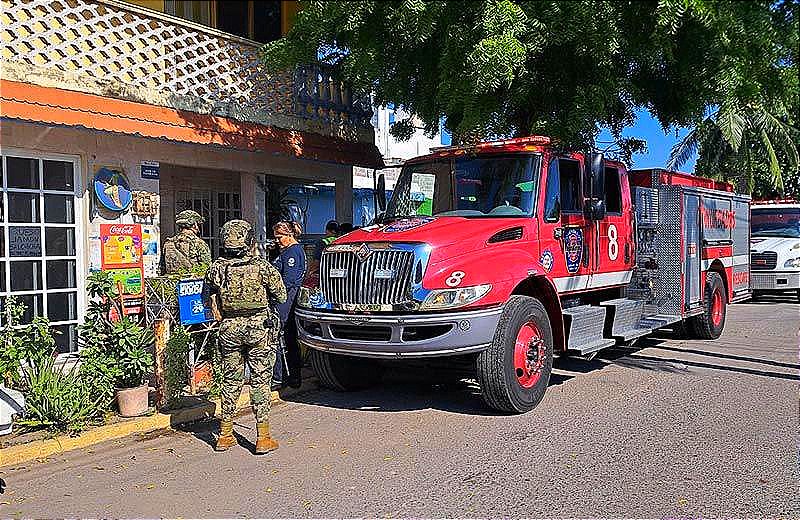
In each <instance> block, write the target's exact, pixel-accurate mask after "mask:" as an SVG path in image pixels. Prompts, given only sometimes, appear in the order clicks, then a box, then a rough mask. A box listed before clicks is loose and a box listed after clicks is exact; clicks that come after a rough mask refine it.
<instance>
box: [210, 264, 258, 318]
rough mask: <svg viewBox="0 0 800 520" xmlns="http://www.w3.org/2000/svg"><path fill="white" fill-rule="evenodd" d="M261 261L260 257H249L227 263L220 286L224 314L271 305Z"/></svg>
mask: <svg viewBox="0 0 800 520" xmlns="http://www.w3.org/2000/svg"><path fill="white" fill-rule="evenodd" d="M260 262H261V260H260V259H258V258H249V259H242V260H234V261H230V262H226V263H225V267H224V271H223V276H222V283H221V284H220V286H219V299H220V302H221V303H222V312H223V314H224V313H231V312H232V313H236V312H241V311H260V310H264V309H266V308H267V307H269V296H268V294H267V288H266V287H265V286H264V280H263V279H262V275H261V263H260Z"/></svg>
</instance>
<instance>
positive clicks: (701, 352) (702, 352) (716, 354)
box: [656, 345, 800, 370]
mask: <svg viewBox="0 0 800 520" xmlns="http://www.w3.org/2000/svg"><path fill="white" fill-rule="evenodd" d="M656 348H658V349H659V350H670V351H672V352H685V353H687V354H698V355H700V356H709V357H717V358H723V359H733V360H736V361H747V362H749V363H759V364H762V365H772V366H776V367H784V368H793V369H795V370H800V365H798V364H797V363H784V362H782V361H773V360H771V359H759V358H753V357H747V356H736V355H734V354H723V353H721V352H708V351H705V350H694V349H690V348H675V347H667V346H664V345H659V346H657V347H656Z"/></svg>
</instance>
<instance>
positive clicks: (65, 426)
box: [18, 332, 102, 434]
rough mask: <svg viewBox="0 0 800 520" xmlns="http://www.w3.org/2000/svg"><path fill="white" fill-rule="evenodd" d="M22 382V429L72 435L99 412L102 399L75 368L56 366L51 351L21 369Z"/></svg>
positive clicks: (20, 422)
mask: <svg viewBox="0 0 800 520" xmlns="http://www.w3.org/2000/svg"><path fill="white" fill-rule="evenodd" d="M34 334H39V333H38V332H34ZM49 339H50V340H52V336H51V337H50V338H49ZM23 381H24V386H25V404H26V408H27V413H26V416H25V418H24V419H23V420H20V421H18V423H19V424H20V425H21V426H23V427H28V428H47V429H49V430H53V431H59V432H69V433H71V434H75V433H78V432H79V431H81V430H83V429H84V428H85V427H86V425H87V424H88V422H89V421H90V420H91V419H93V418H95V417H97V416H98V414H99V413H100V412H101V411H102V407H101V406H100V399H101V397H99V396H97V395H95V394H93V392H92V388H91V386H90V385H86V384H84V382H83V378H82V377H81V376H80V374H79V371H78V370H76V368H75V365H73V366H72V368H70V369H69V370H64V368H63V367H56V366H55V356H54V355H52V351H51V352H50V353H49V354H47V355H43V356H41V357H40V358H39V359H38V360H36V361H35V362H33V363H31V364H28V365H25V366H24V368H23Z"/></svg>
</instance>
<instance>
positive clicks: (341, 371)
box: [309, 349, 381, 392]
mask: <svg viewBox="0 0 800 520" xmlns="http://www.w3.org/2000/svg"><path fill="white" fill-rule="evenodd" d="M309 358H310V359H311V367H312V368H313V369H314V372H315V373H316V374H317V378H318V379H319V382H320V384H321V385H322V386H324V387H327V388H330V389H331V390H338V391H340V392H352V391H355V390H363V389H365V388H369V387H370V386H372V385H374V384H376V383H377V382H378V381H379V380H380V378H381V367H380V366H378V364H377V362H376V361H375V360H373V359H367V358H359V357H352V356H340V355H338V354H331V353H328V352H322V351H319V350H316V349H311V352H310V353H309Z"/></svg>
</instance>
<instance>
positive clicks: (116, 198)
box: [92, 167, 133, 211]
mask: <svg viewBox="0 0 800 520" xmlns="http://www.w3.org/2000/svg"><path fill="white" fill-rule="evenodd" d="M92 183H93V184H94V195H95V197H97V201H98V202H99V203H100V204H101V205H102V206H103V207H104V208H106V209H109V210H111V211H124V210H126V209H127V208H128V206H130V205H131V201H132V200H133V196H132V195H131V188H130V185H129V184H128V179H127V177H125V174H123V173H122V172H119V171H116V170H112V169H110V168H105V167H103V168H100V169H99V170H97V173H95V174H94V179H93V180H92Z"/></svg>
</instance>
